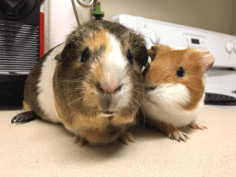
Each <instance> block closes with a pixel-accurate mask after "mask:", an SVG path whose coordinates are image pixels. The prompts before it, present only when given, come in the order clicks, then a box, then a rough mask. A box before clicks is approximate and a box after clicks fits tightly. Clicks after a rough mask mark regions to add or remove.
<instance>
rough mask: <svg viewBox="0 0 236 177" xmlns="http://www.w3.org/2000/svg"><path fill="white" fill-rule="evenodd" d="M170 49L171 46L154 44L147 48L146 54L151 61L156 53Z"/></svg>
mask: <svg viewBox="0 0 236 177" xmlns="http://www.w3.org/2000/svg"><path fill="white" fill-rule="evenodd" d="M171 50H173V48H171V47H169V46H166V45H162V44H156V45H155V46H152V47H151V49H149V50H148V55H149V56H150V57H151V59H152V61H153V60H154V59H155V58H156V57H157V56H158V55H160V54H163V53H167V52H169V51H171Z"/></svg>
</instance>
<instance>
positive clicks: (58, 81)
mask: <svg viewBox="0 0 236 177" xmlns="http://www.w3.org/2000/svg"><path fill="white" fill-rule="evenodd" d="M55 82H78V83H82V82H84V81H77V80H63V81H56V80H55Z"/></svg>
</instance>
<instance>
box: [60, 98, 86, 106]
mask: <svg viewBox="0 0 236 177" xmlns="http://www.w3.org/2000/svg"><path fill="white" fill-rule="evenodd" d="M84 97H85V96H82V97H80V98H78V99H75V100H74V101H71V102H70V103H68V104H67V105H66V106H65V107H64V109H65V108H66V107H67V106H70V105H71V104H72V103H74V102H76V101H79V100H80V99H82V98H84Z"/></svg>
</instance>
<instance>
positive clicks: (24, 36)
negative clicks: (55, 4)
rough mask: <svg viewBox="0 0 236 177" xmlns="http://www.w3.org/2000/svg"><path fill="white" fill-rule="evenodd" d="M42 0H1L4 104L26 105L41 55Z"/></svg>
mask: <svg viewBox="0 0 236 177" xmlns="http://www.w3.org/2000/svg"><path fill="white" fill-rule="evenodd" d="M40 3H41V0H0V106H1V107H2V106H4V107H5V106H22V101H23V90H24V84H25V80H26V78H27V76H28V73H29V72H30V71H31V70H32V68H33V67H34V66H35V64H36V63H37V62H38V59H39V16H40V13H39V12H40V11H39V9H40Z"/></svg>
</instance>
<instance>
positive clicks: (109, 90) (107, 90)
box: [96, 84, 122, 95]
mask: <svg viewBox="0 0 236 177" xmlns="http://www.w3.org/2000/svg"><path fill="white" fill-rule="evenodd" d="M121 87H122V85H117V86H114V87H111V86H109V85H107V84H103V85H102V84H97V86H96V89H97V91H98V92H99V93H101V94H106V95H112V94H113V95H115V94H116V93H118V92H120V90H121Z"/></svg>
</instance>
